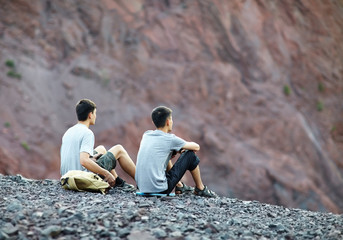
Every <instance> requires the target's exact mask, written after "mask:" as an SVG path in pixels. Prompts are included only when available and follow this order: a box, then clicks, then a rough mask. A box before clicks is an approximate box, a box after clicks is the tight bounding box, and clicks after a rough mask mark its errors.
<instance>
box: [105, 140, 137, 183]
mask: <svg viewBox="0 0 343 240" xmlns="http://www.w3.org/2000/svg"><path fill="white" fill-rule="evenodd" d="M108 151H110V152H111V153H112V154H113V155H114V157H115V158H116V159H117V160H118V162H119V164H120V166H121V168H122V169H123V170H124V171H125V172H126V173H127V174H129V175H130V176H131V177H132V179H135V172H136V166H135V164H134V162H133V161H132V159H131V158H130V156H129V154H128V153H127V151H126V150H125V149H124V147H123V146H122V145H119V144H118V145H115V146H114V147H112V148H111V149H110V150H108Z"/></svg>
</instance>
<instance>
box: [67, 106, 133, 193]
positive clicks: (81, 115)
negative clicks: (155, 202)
mask: <svg viewBox="0 0 343 240" xmlns="http://www.w3.org/2000/svg"><path fill="white" fill-rule="evenodd" d="M76 114H77V118H78V123H77V124H75V125H74V126H73V127H71V128H69V129H68V130H67V131H66V132H65V134H64V135H63V138H62V146H61V175H64V174H65V173H66V172H68V171H70V170H85V171H87V170H88V171H91V172H94V173H96V174H99V175H100V176H101V177H103V178H104V180H105V181H107V182H108V183H109V184H110V185H111V186H112V187H121V188H122V189H124V190H133V189H134V186H133V185H130V184H127V183H126V182H125V181H124V180H123V179H121V178H120V177H118V175H117V173H116V171H115V170H114V168H115V167H116V163H117V160H118V162H119V164H120V166H121V167H122V169H123V170H124V171H125V172H126V173H128V174H129V175H130V176H131V177H132V178H133V179H134V177H135V171H136V166H135V164H134V163H133V161H132V159H131V158H130V156H129V155H128V153H127V151H126V150H125V149H124V148H123V147H122V146H121V145H115V146H113V147H112V148H110V149H109V150H108V151H107V150H106V149H105V147H104V146H102V145H100V146H98V147H96V148H95V149H94V133H93V132H92V131H91V130H90V129H89V126H90V125H94V124H95V120H96V105H95V103H94V102H92V101H91V100H89V99H82V100H80V101H79V102H78V103H77V105H76Z"/></svg>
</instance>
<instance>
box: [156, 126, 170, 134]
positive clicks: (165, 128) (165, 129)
mask: <svg viewBox="0 0 343 240" xmlns="http://www.w3.org/2000/svg"><path fill="white" fill-rule="evenodd" d="M156 130H160V131H162V132H165V133H169V128H168V127H167V126H166V127H163V128H156Z"/></svg>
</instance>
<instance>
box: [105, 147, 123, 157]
mask: <svg viewBox="0 0 343 240" xmlns="http://www.w3.org/2000/svg"><path fill="white" fill-rule="evenodd" d="M109 151H110V152H111V153H112V154H113V155H114V156H115V157H116V158H119V157H120V156H121V155H122V154H123V153H126V150H125V149H124V147H123V146H122V145H120V144H117V145H115V146H113V147H112V148H111V149H110V150H109Z"/></svg>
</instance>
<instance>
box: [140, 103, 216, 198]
mask: <svg viewBox="0 0 343 240" xmlns="http://www.w3.org/2000/svg"><path fill="white" fill-rule="evenodd" d="M151 117H152V120H153V122H154V124H155V126H156V130H149V131H146V132H145V133H144V134H143V137H142V140H141V144H140V147H139V151H138V156H137V163H136V175H135V179H136V183H137V186H138V188H139V190H140V191H141V192H144V193H166V194H169V193H170V192H172V191H173V189H174V188H175V193H183V192H185V191H188V190H189V189H190V188H189V187H188V186H186V185H185V184H184V183H181V182H180V180H181V178H182V177H183V175H184V174H185V172H186V171H187V170H189V171H190V172H191V174H192V177H193V180H194V183H195V185H196V186H195V189H194V194H196V195H199V196H204V197H217V195H216V194H215V193H214V192H213V191H210V190H209V189H208V188H207V187H206V186H205V185H204V184H203V182H202V180H201V176H200V169H199V162H200V160H199V158H198V157H197V155H196V154H195V152H196V151H199V150H200V146H199V144H197V143H195V142H187V141H185V140H183V139H182V138H179V137H177V136H175V135H174V134H171V131H172V128H173V119H172V110H171V109H169V108H167V107H163V106H161V107H157V108H155V109H154V110H153V111H152V114H151ZM177 152H181V155H180V157H179V159H178V160H177V161H176V162H175V164H174V165H173V164H172V162H171V158H173V157H174V156H175V154H176V153H177Z"/></svg>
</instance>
